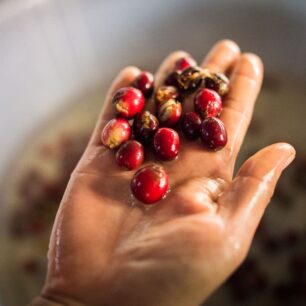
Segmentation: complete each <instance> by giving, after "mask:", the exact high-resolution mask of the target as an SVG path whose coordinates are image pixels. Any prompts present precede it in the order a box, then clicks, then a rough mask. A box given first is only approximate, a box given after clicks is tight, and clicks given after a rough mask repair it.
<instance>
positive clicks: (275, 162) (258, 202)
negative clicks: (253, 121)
mask: <svg viewBox="0 0 306 306" xmlns="http://www.w3.org/2000/svg"><path fill="white" fill-rule="evenodd" d="M294 157H295V150H294V148H293V147H292V146H291V145H289V144H286V143H277V144H273V145H270V146H268V147H266V148H264V149H262V150H260V151H259V152H257V153H256V154H255V155H253V156H252V157H251V158H249V159H248V160H247V161H246V162H245V163H244V164H243V165H242V167H241V168H240V170H239V171H238V173H237V175H236V177H235V179H234V180H233V181H232V183H231V184H230V186H229V188H228V189H227V190H226V191H225V192H224V193H223V194H222V195H221V197H220V198H219V205H220V206H221V207H223V208H225V209H224V210H223V211H225V212H227V214H228V215H229V218H230V219H231V220H230V223H231V224H232V226H233V228H234V230H238V231H241V233H242V234H246V235H248V236H249V237H248V238H251V239H252V237H253V235H254V232H255V230H256V228H257V226H258V224H259V222H260V219H261V217H262V215H263V213H264V211H265V208H266V207H267V205H268V204H269V202H270V199H271V197H272V195H273V193H274V189H275V186H276V184H277V181H278V179H279V177H280V175H281V174H282V172H283V170H284V169H285V168H286V167H287V166H288V165H289V164H290V163H291V162H292V161H293V159H294Z"/></svg>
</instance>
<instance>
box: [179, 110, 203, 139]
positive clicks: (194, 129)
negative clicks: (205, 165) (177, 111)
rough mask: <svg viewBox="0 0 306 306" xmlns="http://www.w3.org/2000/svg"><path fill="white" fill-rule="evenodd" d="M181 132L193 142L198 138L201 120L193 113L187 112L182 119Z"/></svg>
mask: <svg viewBox="0 0 306 306" xmlns="http://www.w3.org/2000/svg"><path fill="white" fill-rule="evenodd" d="M181 126H182V132H183V134H184V135H185V136H186V137H187V138H189V139H190V140H195V139H198V138H199V137H200V130H201V118H200V116H199V115H198V114H197V113H195V112H189V113H186V114H184V115H183V117H182V123H181Z"/></svg>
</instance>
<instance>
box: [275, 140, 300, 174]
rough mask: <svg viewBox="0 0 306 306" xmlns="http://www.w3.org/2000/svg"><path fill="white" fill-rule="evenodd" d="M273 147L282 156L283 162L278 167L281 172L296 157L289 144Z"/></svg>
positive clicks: (283, 143) (279, 144) (284, 143)
mask: <svg viewBox="0 0 306 306" xmlns="http://www.w3.org/2000/svg"><path fill="white" fill-rule="evenodd" d="M275 146H276V147H277V149H278V150H279V151H280V152H281V154H282V155H283V156H284V157H283V161H282V163H281V165H280V166H281V168H282V170H284V169H285V168H287V167H288V166H289V165H290V164H291V163H292V162H293V160H294V159H295V156H296V151H295V148H294V147H293V146H292V145H291V144H289V143H286V142H280V143H277V144H275Z"/></svg>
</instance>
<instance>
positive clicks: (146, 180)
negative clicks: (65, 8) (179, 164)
mask: <svg viewBox="0 0 306 306" xmlns="http://www.w3.org/2000/svg"><path fill="white" fill-rule="evenodd" d="M168 187H169V178H168V174H167V173H166V171H165V170H164V168H163V167H161V166H159V165H148V166H145V167H143V168H141V169H139V170H138V171H137V172H136V173H135V175H134V177H133V179H132V181H131V190H132V193H133V195H134V196H135V198H137V199H138V200H139V201H141V202H143V203H144V204H154V203H156V202H157V201H159V200H161V199H162V198H163V197H164V196H165V195H166V193H167V190H168Z"/></svg>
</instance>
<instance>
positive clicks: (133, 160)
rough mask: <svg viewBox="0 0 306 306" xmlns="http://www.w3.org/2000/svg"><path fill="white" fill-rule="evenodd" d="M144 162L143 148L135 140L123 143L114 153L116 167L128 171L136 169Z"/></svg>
mask: <svg viewBox="0 0 306 306" xmlns="http://www.w3.org/2000/svg"><path fill="white" fill-rule="evenodd" d="M143 160H144V152H143V146H142V144H141V143H140V142H138V141H136V140H128V141H126V142H124V143H123V144H122V145H121V146H120V147H119V150H118V151H117V152H116V162H117V164H118V166H120V167H123V168H126V169H128V170H132V169H136V168H138V167H139V166H140V165H141V164H142V163H143Z"/></svg>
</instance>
